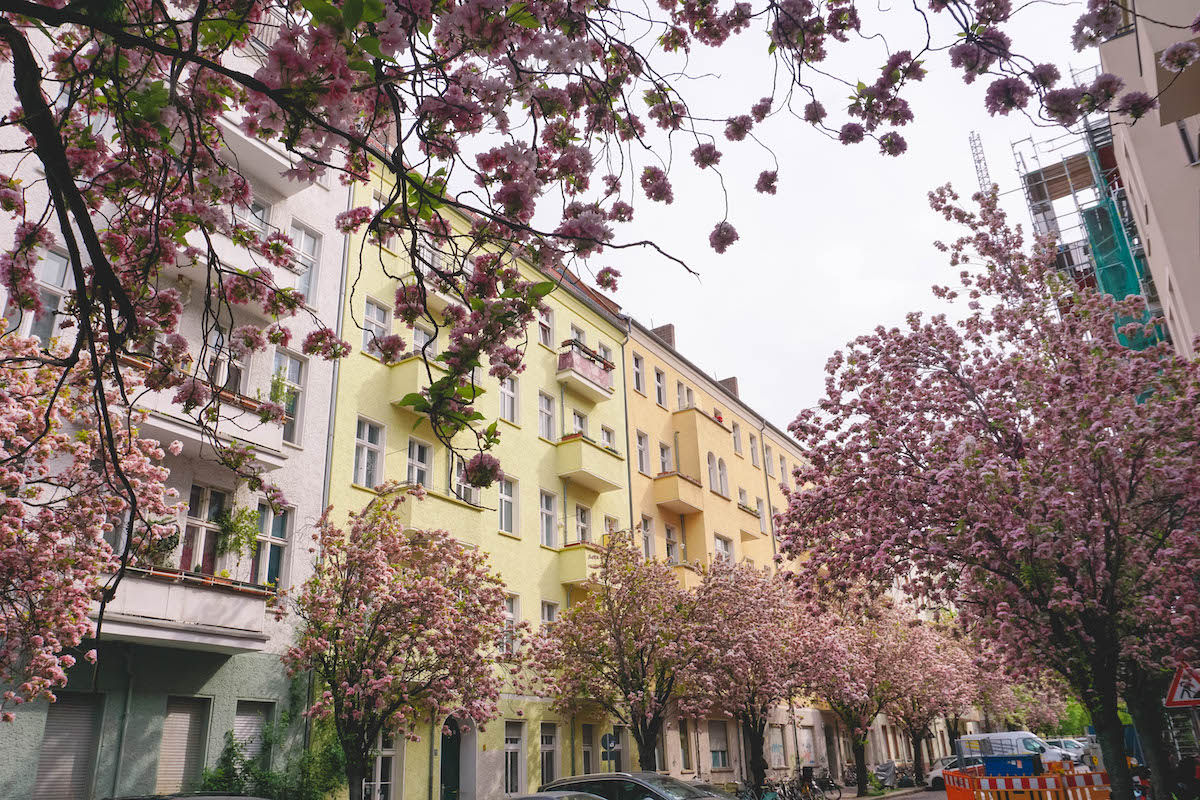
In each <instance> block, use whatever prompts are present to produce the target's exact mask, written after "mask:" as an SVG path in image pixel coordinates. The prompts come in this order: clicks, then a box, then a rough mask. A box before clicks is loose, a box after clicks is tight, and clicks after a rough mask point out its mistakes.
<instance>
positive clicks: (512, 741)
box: [504, 722, 525, 794]
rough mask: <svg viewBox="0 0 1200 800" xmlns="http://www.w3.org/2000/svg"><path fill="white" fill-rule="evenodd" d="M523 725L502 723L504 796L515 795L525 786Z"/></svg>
mask: <svg viewBox="0 0 1200 800" xmlns="http://www.w3.org/2000/svg"><path fill="white" fill-rule="evenodd" d="M524 741H525V724H524V723H522V722H505V723H504V791H505V793H506V794H517V793H518V792H520V791H522V790H523V789H524V788H525V786H524V784H525V781H524V780H523V779H524V777H525V776H524V774H523V773H524V772H525V770H524V762H525V758H524V753H523V751H524V750H525V746H524Z"/></svg>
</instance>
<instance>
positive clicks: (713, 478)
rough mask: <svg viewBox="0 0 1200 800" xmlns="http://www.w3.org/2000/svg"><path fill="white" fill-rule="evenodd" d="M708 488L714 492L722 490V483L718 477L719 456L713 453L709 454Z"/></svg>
mask: <svg viewBox="0 0 1200 800" xmlns="http://www.w3.org/2000/svg"><path fill="white" fill-rule="evenodd" d="M708 488H710V489H712V490H713V491H714V492H719V491H721V483H720V480H719V479H718V478H717V457H716V456H714V455H713V454H712V453H709V454H708Z"/></svg>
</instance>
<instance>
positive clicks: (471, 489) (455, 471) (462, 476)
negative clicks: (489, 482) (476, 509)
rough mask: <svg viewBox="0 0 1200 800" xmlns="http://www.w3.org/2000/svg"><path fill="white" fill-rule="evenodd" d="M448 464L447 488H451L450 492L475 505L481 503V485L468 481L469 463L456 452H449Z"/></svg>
mask: <svg viewBox="0 0 1200 800" xmlns="http://www.w3.org/2000/svg"><path fill="white" fill-rule="evenodd" d="M446 466H447V468H448V474H447V475H446V488H447V489H448V490H449V494H451V495H453V496H454V497H457V498H458V499H459V500H462V501H463V502H464V503H470V504H471V505H473V506H477V505H479V487H478V486H472V485H471V484H469V483H467V465H466V462H465V461H463V459H462V457H461V456H458V455H455V454H454V453H447V458H446Z"/></svg>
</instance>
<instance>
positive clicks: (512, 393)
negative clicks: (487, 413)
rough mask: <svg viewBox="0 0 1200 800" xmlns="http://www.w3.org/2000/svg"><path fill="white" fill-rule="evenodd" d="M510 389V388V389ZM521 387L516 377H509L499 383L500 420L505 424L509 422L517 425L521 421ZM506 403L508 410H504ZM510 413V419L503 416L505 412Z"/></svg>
mask: <svg viewBox="0 0 1200 800" xmlns="http://www.w3.org/2000/svg"><path fill="white" fill-rule="evenodd" d="M510 387H511V388H510ZM520 392H521V387H520V384H519V383H518V382H517V376H516V375H509V376H508V377H507V378H505V379H504V380H502V381H500V392H499V394H500V419H502V420H504V421H505V422H511V423H512V424H514V425H517V424H519V423H520V421H521V401H520V397H521V395H520ZM506 401H507V404H508V408H507V409H506V408H505V403H506ZM506 410H507V411H510V412H511V413H512V416H511V417H508V416H505V411H506Z"/></svg>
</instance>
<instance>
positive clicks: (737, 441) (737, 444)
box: [731, 422, 742, 456]
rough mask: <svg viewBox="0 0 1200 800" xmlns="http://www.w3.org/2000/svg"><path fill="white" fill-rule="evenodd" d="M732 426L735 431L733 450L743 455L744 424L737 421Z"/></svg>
mask: <svg viewBox="0 0 1200 800" xmlns="http://www.w3.org/2000/svg"><path fill="white" fill-rule="evenodd" d="M731 428H732V432H733V452H734V453H735V454H736V455H739V456H740V455H742V426H741V425H739V424H738V423H736V422H735V423H733V424H732V426H731Z"/></svg>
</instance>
